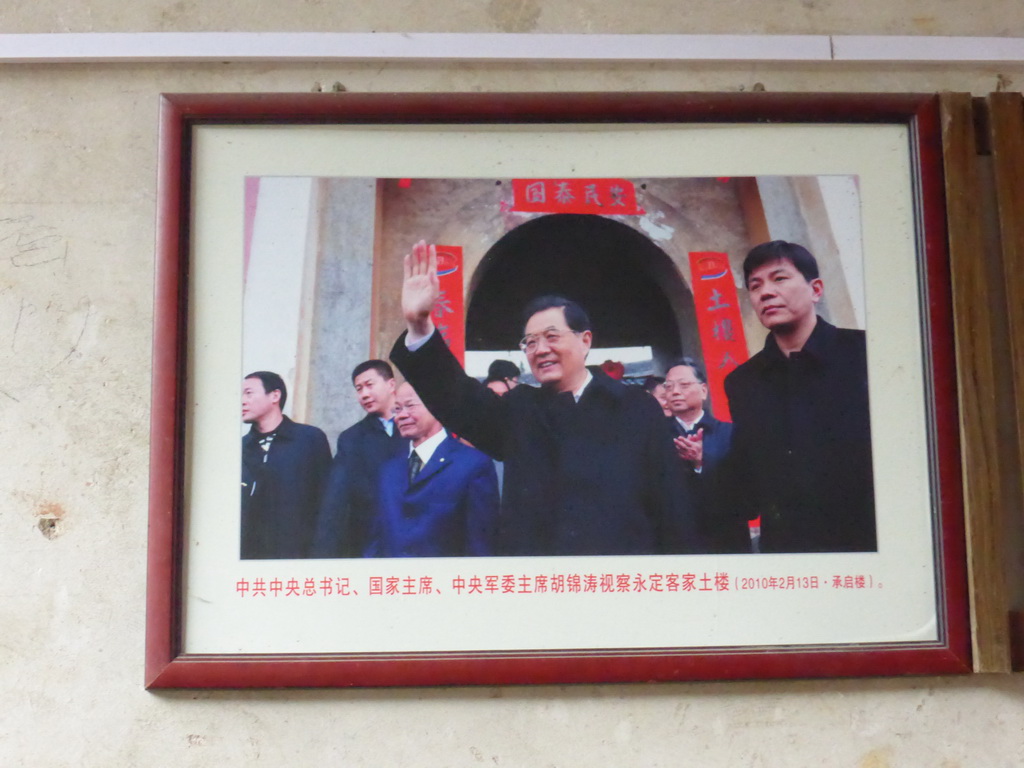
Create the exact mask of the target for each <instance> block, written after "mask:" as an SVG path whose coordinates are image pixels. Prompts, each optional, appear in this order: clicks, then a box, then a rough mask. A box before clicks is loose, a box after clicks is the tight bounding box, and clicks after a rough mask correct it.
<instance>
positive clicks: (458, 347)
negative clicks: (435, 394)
mask: <svg viewBox="0 0 1024 768" xmlns="http://www.w3.org/2000/svg"><path fill="white" fill-rule="evenodd" d="M437 280H438V283H440V287H441V295H440V296H438V298H437V301H436V302H435V303H434V314H433V319H434V325H435V326H437V330H439V331H440V332H441V337H442V338H443V339H444V340H445V342H446V343H447V344H448V348H449V349H450V350H451V351H452V354H453V355H455V357H456V358H458V361H459V362H460V363H462V364H463V365H465V363H466V313H465V311H464V308H463V299H462V246H461V245H439V246H437Z"/></svg>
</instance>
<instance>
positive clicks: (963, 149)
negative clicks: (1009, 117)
mask: <svg viewBox="0 0 1024 768" xmlns="http://www.w3.org/2000/svg"><path fill="white" fill-rule="evenodd" d="M942 127H943V131H942V141H943V150H944V151H943V154H944V156H945V164H946V209H947V216H948V219H949V257H950V267H951V272H952V287H953V306H954V317H955V324H956V354H957V380H958V381H957V383H958V389H959V391H960V430H961V441H962V448H961V450H962V451H963V467H964V472H963V473H964V511H965V515H966V528H967V545H968V546H967V551H968V574H969V579H970V590H971V630H972V632H971V637H972V642H973V650H974V669H975V671H976V672H1006V671H1009V669H1010V646H1009V633H1008V625H1007V616H1006V611H1007V605H1008V603H1007V597H1006V586H1005V569H1004V561H1003V558H1001V557H998V556H997V553H999V552H1000V551H1001V545H1002V538H1001V527H1000V525H999V516H998V512H999V510H1000V508H1001V504H1002V494H1001V492H1000V489H1001V487H1002V485H1001V483H1002V474H1001V471H1000V470H1001V467H1000V462H999V448H998V444H997V435H996V432H997V427H996V421H997V419H998V413H997V409H996V408H995V407H993V403H995V402H996V398H997V385H996V376H997V372H996V368H997V363H998V359H997V355H996V354H995V350H994V349H993V343H992V339H993V334H994V330H993V323H994V321H993V316H992V312H991V309H990V305H989V303H988V296H989V293H990V287H991V286H990V277H989V272H988V269H987V265H986V259H987V258H988V257H989V256H991V255H992V254H991V251H993V250H995V249H988V251H989V253H986V250H987V249H986V247H985V246H986V238H985V231H984V210H983V207H984V202H985V200H984V194H983V189H982V183H981V178H980V175H979V169H978V157H977V140H976V136H975V128H974V111H973V104H972V99H971V96H970V94H964V93H958V94H949V93H947V94H943V96H942Z"/></svg>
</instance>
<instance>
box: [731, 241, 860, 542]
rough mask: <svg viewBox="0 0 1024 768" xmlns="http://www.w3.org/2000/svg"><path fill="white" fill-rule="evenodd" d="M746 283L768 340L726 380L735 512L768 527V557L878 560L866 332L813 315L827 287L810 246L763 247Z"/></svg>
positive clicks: (764, 536)
mask: <svg viewBox="0 0 1024 768" xmlns="http://www.w3.org/2000/svg"><path fill="white" fill-rule="evenodd" d="M743 277H744V281H745V283H746V286H747V291H748V293H749V296H750V302H751V304H752V305H753V307H754V311H755V312H757V315H758V318H759V319H760V320H761V323H762V325H764V326H765V327H766V328H767V329H768V330H769V334H768V338H767V340H766V341H765V345H764V349H762V350H761V351H760V352H758V353H757V354H756V355H754V356H753V357H751V358H750V359H749V360H748V361H747V362H745V363H744V364H743V365H741V366H739V367H738V368H736V369H735V370H734V371H733V372H732V373H730V374H729V376H728V377H726V380H725V391H726V394H727V396H728V398H729V409H730V411H731V413H732V419H733V425H734V428H733V437H732V450H731V452H730V454H729V458H728V472H729V478H730V479H729V486H730V490H731V493H732V496H733V502H732V503H733V508H734V509H735V510H736V513H737V514H742V515H743V516H745V517H747V518H750V519H753V518H755V517H757V516H760V517H761V537H760V550H761V551H762V552H847V551H858V552H865V551H867V552H870V551H875V550H876V549H877V540H876V533H875V531H876V526H875V501H874V482H873V474H872V467H871V423H870V412H869V408H868V378H867V351H866V343H865V336H864V332H863V331H860V330H853V329H847V328H836V327H835V326H833V325H831V324H830V323H827V322H825V320H823V319H822V318H821V317H819V316H818V314H817V312H816V307H817V305H818V303H819V302H820V301H821V299H822V296H823V294H824V283H823V282H822V279H821V277H820V276H819V273H818V265H817V261H816V260H815V258H814V256H813V255H811V253H810V252H809V251H808V250H807V249H806V248H804V247H803V246H800V245H797V244H795V243H788V242H785V241H782V240H775V241H772V242H769V243H762V244H761V245H758V246H756V247H755V248H753V249H752V250H751V251H750V253H749V254H748V255H747V258H746V260H745V261H744V263H743Z"/></svg>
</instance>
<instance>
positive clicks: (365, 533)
mask: <svg viewBox="0 0 1024 768" xmlns="http://www.w3.org/2000/svg"><path fill="white" fill-rule="evenodd" d="M408 447H409V441H408V440H405V439H403V438H402V436H401V435H400V434H398V428H397V427H395V430H394V434H393V435H391V436H389V435H388V433H387V432H385V431H384V427H383V425H382V424H381V423H380V419H378V418H377V416H375V415H374V414H372V413H369V414H367V415H366V416H365V417H364V418H363V419H361V420H360V421H357V422H356V423H355V424H353V425H352V426H351V427H349V428H348V429H346V430H345V431H344V432H342V433H341V434H340V435H338V450H337V452H336V453H335V455H334V462H333V463H332V464H331V471H330V476H329V477H328V480H327V487H326V489H325V491H324V497H323V502H322V503H321V505H320V514H319V515H318V518H317V526H316V536H315V538H314V540H313V548H312V556H313V557H362V555H363V552H365V551H366V547H367V546H368V545H369V543H370V535H371V532H372V527H373V523H374V520H375V518H376V516H377V479H378V476H379V474H380V468H381V466H382V465H383V464H384V462H385V461H387V460H388V459H390V458H391V457H393V456H397V455H399V454H400V453H402V452H403V451H404V450H406V449H407V448H408Z"/></svg>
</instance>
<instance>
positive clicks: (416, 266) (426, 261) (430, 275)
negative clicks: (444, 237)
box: [402, 240, 441, 337]
mask: <svg viewBox="0 0 1024 768" xmlns="http://www.w3.org/2000/svg"><path fill="white" fill-rule="evenodd" d="M404 274H405V279H404V281H403V282H402V314H403V315H405V324H406V326H407V327H408V329H409V334H410V335H414V336H420V337H422V336H429V335H430V334H431V333H432V332H433V330H434V323H433V321H432V320H431V319H430V313H431V311H432V310H433V309H434V303H435V302H436V301H437V297H438V296H439V295H440V294H441V289H440V287H439V283H438V280H437V248H436V247H435V246H433V245H430V246H428V245H427V243H426V241H425V240H420V241H419V242H418V243H416V245H414V246H413V247H412V252H411V253H409V254H407V255H406V257H405V262H404Z"/></svg>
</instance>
